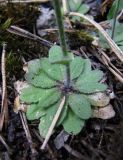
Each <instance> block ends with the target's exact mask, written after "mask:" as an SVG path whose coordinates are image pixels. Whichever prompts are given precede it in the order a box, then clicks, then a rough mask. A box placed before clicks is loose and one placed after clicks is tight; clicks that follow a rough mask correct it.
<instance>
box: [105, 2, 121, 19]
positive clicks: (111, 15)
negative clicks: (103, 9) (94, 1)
mask: <svg viewBox="0 0 123 160" xmlns="http://www.w3.org/2000/svg"><path fill="white" fill-rule="evenodd" d="M117 2H118V0H115V1H114V2H113V4H112V7H111V9H110V10H109V13H108V16H107V18H108V19H113V18H114V13H115V12H116V8H117ZM121 9H123V1H122V0H120V1H119V9H118V12H119V11H120V10H121Z"/></svg>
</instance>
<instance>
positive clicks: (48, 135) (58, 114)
mask: <svg viewBox="0 0 123 160" xmlns="http://www.w3.org/2000/svg"><path fill="white" fill-rule="evenodd" d="M65 99H66V98H65V96H64V97H63V98H62V100H61V103H60V105H59V108H58V110H57V112H56V114H55V116H54V118H53V121H52V123H51V125H50V128H49V130H48V132H47V135H46V138H45V140H44V142H43V144H42V146H41V149H45V147H46V145H47V143H48V141H49V139H50V137H51V135H52V132H53V129H54V127H55V125H56V123H57V121H58V118H59V116H60V114H61V112H62V109H63V107H64V104H65Z"/></svg>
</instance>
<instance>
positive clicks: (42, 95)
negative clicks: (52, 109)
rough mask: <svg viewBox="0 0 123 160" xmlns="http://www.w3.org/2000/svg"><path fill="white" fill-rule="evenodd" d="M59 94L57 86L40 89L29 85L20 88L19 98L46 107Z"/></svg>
mask: <svg viewBox="0 0 123 160" xmlns="http://www.w3.org/2000/svg"><path fill="white" fill-rule="evenodd" d="M60 96H61V93H60V92H58V89H57V88H52V89H41V88H35V87H33V86H30V87H28V88H25V89H23V90H22V93H21V95H20V99H21V100H22V101H23V102H25V103H36V102H39V104H38V105H39V106H40V107H48V106H49V105H51V104H52V103H55V102H56V101H57V100H58V99H59V98H60Z"/></svg>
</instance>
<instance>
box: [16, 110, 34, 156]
mask: <svg viewBox="0 0 123 160" xmlns="http://www.w3.org/2000/svg"><path fill="white" fill-rule="evenodd" d="M19 113H20V117H21V122H22V125H23V128H24V131H25V134H26V138H27V141H28V143H29V145H30V149H31V152H32V153H33V154H34V153H35V152H36V150H35V149H34V147H33V142H32V137H31V134H30V131H29V127H28V125H27V120H26V117H25V113H23V112H22V111H19Z"/></svg>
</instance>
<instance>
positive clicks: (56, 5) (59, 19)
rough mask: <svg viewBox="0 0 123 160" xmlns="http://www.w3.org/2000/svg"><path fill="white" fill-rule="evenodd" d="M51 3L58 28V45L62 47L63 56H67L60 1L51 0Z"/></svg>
mask: <svg viewBox="0 0 123 160" xmlns="http://www.w3.org/2000/svg"><path fill="white" fill-rule="evenodd" d="M53 4H54V9H55V15H56V21H57V25H58V30H59V36H60V45H61V47H62V51H63V54H64V56H67V45H66V41H65V32H64V25H63V16H62V13H61V5H60V1H59V0H53Z"/></svg>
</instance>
